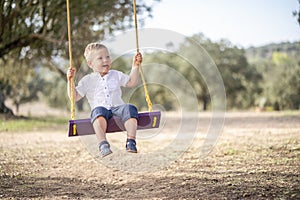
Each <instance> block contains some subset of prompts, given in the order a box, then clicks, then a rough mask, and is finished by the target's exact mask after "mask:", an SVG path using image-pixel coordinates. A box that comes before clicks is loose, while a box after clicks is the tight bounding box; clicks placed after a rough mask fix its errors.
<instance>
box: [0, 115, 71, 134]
mask: <svg viewBox="0 0 300 200" xmlns="http://www.w3.org/2000/svg"><path fill="white" fill-rule="evenodd" d="M67 124H68V119H66V118H61V117H54V116H49V117H39V118H37V117H31V118H21V119H1V118H0V132H21V131H34V130H41V129H47V128H53V127H67Z"/></svg>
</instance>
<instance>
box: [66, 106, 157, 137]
mask: <svg viewBox="0 0 300 200" xmlns="http://www.w3.org/2000/svg"><path fill="white" fill-rule="evenodd" d="M160 116H161V113H160V111H153V112H142V113H139V119H138V127H137V129H138V130H143V129H151V128H158V127H159V123H160ZM120 131H125V127H124V125H123V123H122V121H121V118H120V117H117V116H113V117H112V118H110V119H109V120H108V123H107V130H106V133H113V132H120ZM68 132H69V137H72V136H84V135H92V134H95V131H94V128H93V125H92V123H91V120H90V119H76V120H69V131H68Z"/></svg>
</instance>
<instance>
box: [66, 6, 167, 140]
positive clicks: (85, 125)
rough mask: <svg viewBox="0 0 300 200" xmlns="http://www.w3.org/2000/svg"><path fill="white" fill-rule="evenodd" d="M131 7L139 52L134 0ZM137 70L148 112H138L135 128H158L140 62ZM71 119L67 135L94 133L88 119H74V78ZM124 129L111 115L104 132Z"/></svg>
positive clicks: (69, 24) (69, 34)
mask: <svg viewBox="0 0 300 200" xmlns="http://www.w3.org/2000/svg"><path fill="white" fill-rule="evenodd" d="M66 4H67V20H68V42H69V59H70V61H69V62H70V67H73V63H72V40H71V22H70V21H71V20H70V3H69V0H66ZM133 8H134V22H135V36H136V37H135V38H136V51H137V52H139V42H138V25H137V13H136V0H133ZM139 71H140V74H141V78H142V82H143V86H144V92H145V98H146V102H147V104H148V112H140V113H139V114H138V115H139V118H138V127H137V130H143V129H151V128H159V124H160V118H161V112H160V111H152V103H151V100H150V96H149V94H148V89H147V84H146V81H145V77H144V73H143V70H142V66H141V64H140V66H139ZM70 84H71V94H70V96H71V108H70V109H71V120H69V126H68V136H69V137H72V136H84V135H91V134H95V131H94V128H93V125H92V123H91V120H90V119H75V97H74V94H75V83H74V79H72V80H71V83H70ZM120 131H125V127H124V124H123V123H122V121H121V119H120V118H119V117H117V116H113V117H112V118H111V119H109V120H108V123H107V129H106V133H112V132H120Z"/></svg>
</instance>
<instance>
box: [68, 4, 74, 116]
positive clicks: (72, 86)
mask: <svg viewBox="0 0 300 200" xmlns="http://www.w3.org/2000/svg"><path fill="white" fill-rule="evenodd" d="M66 1H67V17H68V40H69V59H70V61H69V62H70V67H73V63H72V60H73V58H72V40H71V19H70V3H69V0H66ZM70 84H71V91H70V92H71V94H70V95H71V119H72V120H74V119H75V96H74V94H75V83H74V78H72V79H71V80H70Z"/></svg>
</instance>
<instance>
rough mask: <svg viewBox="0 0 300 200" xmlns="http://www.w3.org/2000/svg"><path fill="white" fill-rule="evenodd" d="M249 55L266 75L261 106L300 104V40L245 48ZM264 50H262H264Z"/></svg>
mask: <svg viewBox="0 0 300 200" xmlns="http://www.w3.org/2000/svg"><path fill="white" fill-rule="evenodd" d="M246 52H247V57H248V58H249V60H251V61H252V64H253V65H254V66H255V67H256V68H257V70H258V71H259V72H260V73H261V74H262V76H263V84H262V86H263V93H262V94H261V96H260V99H263V100H264V103H263V104H262V105H261V106H262V107H268V106H271V107H273V109H274V110H284V109H299V107H300V95H299V94H300V86H299V85H300V79H299V77H300V59H299V54H300V48H299V43H298V42H295V43H282V44H270V45H266V46H263V47H259V48H257V49H256V48H250V49H248V50H246ZM262 52H263V53H262Z"/></svg>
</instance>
